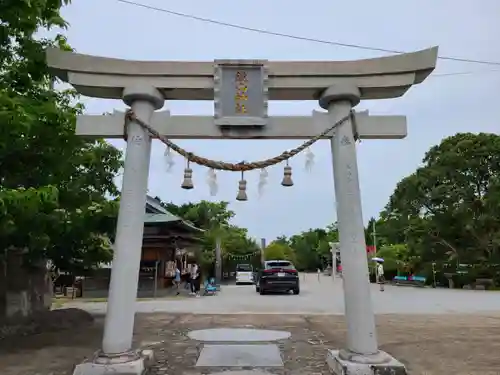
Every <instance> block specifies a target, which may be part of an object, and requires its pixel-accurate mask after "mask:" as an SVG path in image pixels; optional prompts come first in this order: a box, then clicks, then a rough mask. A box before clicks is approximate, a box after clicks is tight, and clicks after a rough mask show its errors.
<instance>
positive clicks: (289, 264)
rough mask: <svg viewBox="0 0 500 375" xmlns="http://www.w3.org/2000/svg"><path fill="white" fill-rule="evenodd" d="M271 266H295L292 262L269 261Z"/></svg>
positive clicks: (268, 263) (268, 264) (268, 265)
mask: <svg viewBox="0 0 500 375" xmlns="http://www.w3.org/2000/svg"><path fill="white" fill-rule="evenodd" d="M267 267H269V268H290V267H293V266H292V264H291V263H290V262H267Z"/></svg>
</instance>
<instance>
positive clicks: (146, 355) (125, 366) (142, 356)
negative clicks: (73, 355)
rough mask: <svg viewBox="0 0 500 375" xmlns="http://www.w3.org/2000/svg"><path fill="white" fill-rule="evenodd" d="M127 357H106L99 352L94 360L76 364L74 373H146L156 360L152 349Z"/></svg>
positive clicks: (94, 374)
mask: <svg viewBox="0 0 500 375" xmlns="http://www.w3.org/2000/svg"><path fill="white" fill-rule="evenodd" d="M134 354H135V355H134ZM126 357H127V355H123V356H117V357H116V358H106V357H104V356H102V355H101V354H98V355H96V356H95V357H94V359H93V360H92V361H89V362H83V363H80V364H78V365H76V366H75V370H74V371H73V375H111V374H113V375H144V374H146V373H147V372H148V369H149V368H150V367H151V365H152V364H153V362H154V354H153V351H152V350H142V351H138V352H134V353H130V356H128V357H129V358H126Z"/></svg>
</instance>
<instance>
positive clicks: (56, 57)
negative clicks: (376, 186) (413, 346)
mask: <svg viewBox="0 0 500 375" xmlns="http://www.w3.org/2000/svg"><path fill="white" fill-rule="evenodd" d="M436 59H437V47H434V48H431V49H427V50H423V51H419V52H415V53H407V54H401V55H396V56H389V57H382V58H376V59H367V60H358V61H341V62H336V61H296V62H280V61H267V62H259V63H258V64H251V63H249V62H248V61H243V63H242V64H240V65H241V66H243V67H245V69H242V70H240V71H244V72H246V73H247V74H246V80H245V77H243V76H244V75H241V74H240V76H239V77H238V78H237V73H238V72H237V71H236V72H235V71H234V69H236V70H237V68H235V67H234V66H232V65H234V64H233V62H231V61H230V62H229V64H227V66H225V67H223V66H222V65H224V64H222V65H221V64H220V63H219V62H215V64H214V63H213V62H180V61H175V62H173V61H171V62H143V61H126V60H120V59H111V58H103V57H95V56H87V55H80V54H76V53H71V52H65V51H61V50H57V49H49V50H48V51H47V60H48V65H49V67H51V69H52V71H53V73H54V74H55V75H56V76H58V77H59V78H61V79H62V80H64V81H66V82H68V83H70V84H72V85H73V86H74V87H75V89H77V90H78V91H79V92H80V93H81V94H83V95H86V96H90V97H97V98H113V99H123V100H124V102H125V103H126V104H128V105H130V106H131V109H132V111H133V112H134V116H135V117H133V121H131V122H129V123H128V129H127V135H128V143H127V151H126V156H125V167H124V174H123V186H122V196H121V204H120V212H119V217H118V225H117V235H116V241H115V249H116V250H115V253H114V259H113V271H112V276H111V284H110V290H109V299H108V301H109V302H108V312H107V314H106V323H105V331H104V338H103V350H102V352H101V353H100V354H99V355H98V356H96V358H95V359H94V361H93V362H88V363H86V364H82V365H79V366H77V368H76V370H75V373H78V374H82V375H86V374H104V373H108V372H109V371H114V372H118V373H119V372H120V371H121V372H124V373H127V374H136V373H137V374H139V373H141V371H143V370H144V368H145V365H146V364H147V361H145V359H144V358H143V357H141V356H138V355H137V352H134V351H133V350H132V348H131V346H132V331H133V324H134V313H135V298H136V290H137V277H138V272H139V259H140V249H141V241H142V232H143V222H142V217H143V213H144V206H145V200H146V190H147V179H148V170H149V158H150V152H151V134H156V135H158V136H160V137H162V134H163V135H165V136H166V137H169V138H171V139H175V138H178V139H181V138H182V139H194V138H205V139H213V138H236V139H262V138H272V139H285V138H292V139H298V138H299V139H300V138H308V137H310V136H311V135H312V133H311V132H312V131H311V130H310V129H309V128H308V125H309V126H310V127H311V128H314V129H315V130H321V131H325V130H327V129H330V128H331V129H332V131H331V132H326V133H325V135H324V137H323V138H329V139H330V142H331V149H332V158H333V166H334V181H335V195H336V201H337V219H338V224H339V241H340V251H341V257H342V266H343V267H342V269H343V285H344V301H345V311H346V322H347V347H346V348H345V349H343V350H330V352H329V354H328V356H327V361H328V363H329V365H330V368H331V369H332V371H333V372H334V373H335V374H342V375H351V374H354V373H356V374H363V375H364V374H366V375H368V374H373V373H377V372H378V371H382V370H383V371H385V372H384V373H387V371H390V373H395V374H396V373H397V374H403V373H405V372H406V371H405V368H404V366H403V365H402V364H401V363H400V362H398V361H397V360H395V359H394V358H392V357H391V356H390V355H388V354H387V353H385V352H383V351H380V350H379V349H378V344H377V337H376V332H375V319H374V314H373V308H372V305H371V296H370V286H369V282H368V265H367V259H366V244H365V239H364V226H363V216H362V211H361V196H360V191H359V180H358V168H357V160H356V159H357V158H356V148H355V141H356V139H357V138H358V137H359V138H363V137H364V138H366V139H377V138H379V139H383V138H389V139H391V138H392V139H397V138H404V137H405V136H406V122H405V119H404V117H401V116H400V117H385V118H384V117H377V116H375V117H371V116H368V114H366V113H358V114H356V115H354V116H352V115H350V113H351V111H352V108H353V107H355V106H356V105H357V104H358V103H359V101H360V100H362V99H364V100H366V99H387V98H394V97H398V96H401V95H403V94H404V93H405V92H406V91H407V90H408V89H409V88H410V87H411V86H412V85H413V84H418V83H421V82H423V81H424V80H425V78H426V77H427V76H428V75H429V74H430V73H431V72H432V71H433V70H434V68H435V64H436ZM259 64H260V65H259ZM214 67H215V69H216V71H217V69H219V77H217V74H215V76H214ZM259 67H260V68H259ZM226 68H227V69H226ZM231 69H233V71H232V73H231ZM259 69H260V73H259ZM226 74H227V75H228V77H233V78H227V79H226V78H225V75H226ZM232 74H234V75H232ZM249 76H255V77H256V78H255V80H256V82H258V84H256V86H255V87H251V84H250V79H249ZM253 79H254V78H252V80H253ZM227 82H230V83H227ZM233 83H234V87H232V88H231V92H232V93H233V94H231V95H233V97H232V98H227V99H225V97H226V95H229V94H228V93H226V92H225V89H224V87H225V86H226V85H228V87H229V86H232V85H233ZM245 87H246V88H245ZM266 88H267V90H266ZM217 89H219V90H220V91H221V92H219V93H218V94H220V95H219V97H218V98H219V101H218V104H217V102H216V103H215V106H216V108H215V109H216V111H215V113H216V116H215V118H210V117H203V116H170V113H169V112H159V113H155V110H158V109H160V108H162V107H163V104H164V100H165V99H168V100H214V92H216V91H217ZM252 90H255V93H254V91H252ZM235 91H236V94H235ZM227 92H229V90H228V91H227ZM245 93H246V94H245ZM218 94H217V93H216V95H215V96H216V97H217V95H218ZM234 95H235V96H234ZM245 95H246V96H245ZM267 99H269V100H318V102H319V105H320V106H321V107H322V108H323V109H325V110H326V111H327V112H328V113H313V116H312V117H310V118H308V119H304V118H300V117H290V118H287V117H283V116H282V117H276V118H273V117H268V116H267V106H266V104H267ZM245 102H247V104H245ZM250 102H251V103H250ZM256 103H258V104H256ZM221 104H222V106H221ZM261 104H262V105H261ZM123 119H124V115H123V114H120V113H115V114H113V115H112V116H106V117H101V118H99V117H96V116H91V117H87V116H83V117H80V118H79V119H78V123H77V132H78V134H81V135H87V136H88V135H93V136H98V137H110V138H111V137H117V136H118V135H119V134H121V135H123V123H121V125H120V122H121V120H123ZM139 119H140V120H141V121H139ZM354 119H355V121H354ZM141 123H142V125H141ZM304 123H307V125H302V124H304ZM145 124H147V126H149V130H146V128H145ZM355 125H356V126H355ZM120 127H121V129H120ZM317 135H318V134H317V133H316V134H314V135H313V136H317Z"/></svg>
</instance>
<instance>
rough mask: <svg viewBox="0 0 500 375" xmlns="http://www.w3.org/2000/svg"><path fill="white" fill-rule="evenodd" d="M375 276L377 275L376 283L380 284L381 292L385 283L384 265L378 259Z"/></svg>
mask: <svg viewBox="0 0 500 375" xmlns="http://www.w3.org/2000/svg"><path fill="white" fill-rule="evenodd" d="M376 276H377V283H378V284H379V285H380V291H381V292H383V291H384V283H385V276H384V265H383V264H382V262H380V261H378V262H377V268H376Z"/></svg>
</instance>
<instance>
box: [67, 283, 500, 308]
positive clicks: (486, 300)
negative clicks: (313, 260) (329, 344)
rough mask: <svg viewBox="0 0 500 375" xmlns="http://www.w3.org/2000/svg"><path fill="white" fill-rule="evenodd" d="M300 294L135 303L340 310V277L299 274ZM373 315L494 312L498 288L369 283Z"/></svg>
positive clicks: (247, 292) (242, 292) (251, 291)
mask: <svg viewBox="0 0 500 375" xmlns="http://www.w3.org/2000/svg"><path fill="white" fill-rule="evenodd" d="M300 278H301V287H300V288H301V291H300V295H292V294H288V295H279V294H272V295H264V296H261V295H259V294H258V293H256V292H255V286H253V285H224V286H222V290H221V291H220V292H219V293H218V294H217V295H216V296H208V297H202V298H179V299H175V298H174V299H172V298H169V299H166V300H162V299H156V300H146V301H138V302H137V305H136V306H137V312H144V313H148V312H172V313H195V314H304V315H308V314H320V315H322V314H326V315H330V314H333V315H343V314H344V295H343V288H342V280H341V279H338V278H337V279H335V281H333V280H332V278H331V277H328V276H324V275H320V276H319V277H318V275H316V274H307V275H305V274H301V275H300ZM371 292H372V302H373V306H374V311H375V313H376V314H449V313H456V314H461V313H465V314H482V313H486V314H487V313H490V312H498V311H500V292H496V291H477V290H450V289H432V288H414V287H403V286H399V287H398V286H391V285H388V286H386V288H385V291H384V292H380V291H379V290H378V287H377V285H371ZM64 306H66V307H68V306H72V307H78V308H82V309H85V310H87V311H90V312H93V313H103V312H105V311H106V303H104V302H87V303H81V302H71V303H67V304H65V305H64Z"/></svg>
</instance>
